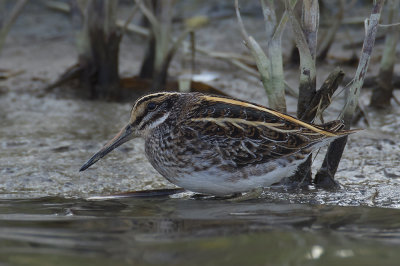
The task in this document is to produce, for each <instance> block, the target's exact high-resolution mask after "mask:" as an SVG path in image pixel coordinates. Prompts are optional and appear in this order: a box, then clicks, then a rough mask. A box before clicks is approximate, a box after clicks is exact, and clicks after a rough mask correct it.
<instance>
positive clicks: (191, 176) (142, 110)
mask: <svg viewBox="0 0 400 266" xmlns="http://www.w3.org/2000/svg"><path fill="white" fill-rule="evenodd" d="M342 128H343V123H342V122H341V121H332V122H329V123H326V124H322V125H314V124H310V123H306V122H303V121H300V120H298V119H296V118H294V117H292V116H290V115H287V114H283V113H280V112H278V111H274V110H272V109H269V108H266V107H264V106H261V105H257V104H254V103H250V102H246V101H241V100H237V99H232V98H226V97H218V96H211V95H204V94H200V93H176V92H160V93H154V94H150V95H146V96H143V97H141V98H140V99H138V100H137V101H136V103H135V105H134V106H133V108H132V111H131V117H130V121H129V123H128V125H127V126H126V127H124V128H123V129H122V130H121V131H120V132H119V133H118V134H117V135H116V136H115V137H114V138H113V139H112V140H111V141H109V142H108V143H107V144H106V145H105V146H104V147H103V148H102V149H101V150H100V151H99V152H97V153H96V154H95V155H94V156H93V157H92V158H91V159H90V160H89V161H88V162H87V163H85V164H84V165H83V166H82V168H81V169H80V171H84V170H86V169H87V168H88V167H90V166H91V165H92V164H94V163H96V162H97V161H98V160H99V159H101V158H102V157H104V156H105V155H106V154H107V153H109V152H111V151H112V150H113V149H115V148H116V147H118V146H120V145H121V144H123V143H125V142H127V141H128V140H131V139H132V138H134V137H135V136H141V137H143V138H144V139H145V151H146V156H147V158H148V160H149V161H150V163H151V164H152V165H153V167H154V168H155V169H156V170H157V171H158V172H159V173H160V174H161V175H162V176H164V177H165V178H166V179H168V180H169V181H170V182H172V183H174V184H176V185H178V186H180V187H183V188H185V189H187V190H191V191H194V192H200V193H205V194H211V195H228V194H232V193H237V192H245V191H249V190H252V189H256V188H260V187H267V186H270V185H272V184H274V183H277V182H279V181H281V180H282V179H283V178H285V177H288V176H290V175H292V174H293V173H294V171H295V170H296V168H297V166H298V165H299V164H301V163H302V162H304V160H305V159H306V158H307V156H308V155H309V154H311V153H312V151H313V150H315V149H318V148H320V147H322V146H324V145H326V144H328V143H330V142H331V141H333V140H335V139H337V138H339V137H342V136H345V135H348V134H350V133H352V132H354V131H351V130H343V129H342Z"/></svg>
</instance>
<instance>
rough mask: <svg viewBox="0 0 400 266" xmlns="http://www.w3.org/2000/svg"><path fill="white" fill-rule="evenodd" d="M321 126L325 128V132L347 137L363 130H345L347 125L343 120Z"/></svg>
mask: <svg viewBox="0 0 400 266" xmlns="http://www.w3.org/2000/svg"><path fill="white" fill-rule="evenodd" d="M319 126H320V127H321V128H323V130H325V131H328V132H331V133H335V134H336V135H337V136H346V135H350V134H353V133H356V132H358V131H360V130H362V129H350V130H347V129H344V126H345V125H344V123H343V121H342V120H334V121H330V122H327V123H325V124H322V125H319Z"/></svg>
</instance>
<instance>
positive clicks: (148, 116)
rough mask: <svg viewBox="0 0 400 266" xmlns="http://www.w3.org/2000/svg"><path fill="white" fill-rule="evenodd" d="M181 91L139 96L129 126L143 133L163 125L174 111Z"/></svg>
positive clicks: (137, 132) (138, 132)
mask: <svg viewBox="0 0 400 266" xmlns="http://www.w3.org/2000/svg"><path fill="white" fill-rule="evenodd" d="M179 96H180V93H176V92H159V93H153V94H149V95H145V96H143V97H141V98H139V99H138V100H137V101H136V103H135V104H134V105H133V107H132V111H131V117H130V119H129V124H128V126H130V127H132V128H133V129H134V130H135V131H136V134H138V135H143V134H145V133H147V132H148V131H149V130H152V129H154V128H156V127H157V126H159V125H161V124H162V123H163V122H164V121H165V120H166V119H167V118H168V117H169V116H170V115H171V113H172V108H173V107H174V105H175V103H176V102H177V100H178V98H179Z"/></svg>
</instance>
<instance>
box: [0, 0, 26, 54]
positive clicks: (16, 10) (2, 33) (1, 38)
mask: <svg viewBox="0 0 400 266" xmlns="http://www.w3.org/2000/svg"><path fill="white" fill-rule="evenodd" d="M27 2H28V0H19V1H18V2H17V3H16V4H15V6H14V7H13V9H12V10H11V14H10V16H9V17H8V18H7V20H6V21H5V23H4V25H2V27H1V30H0V54H1V51H2V50H3V45H4V42H5V40H6V37H7V34H8V32H9V31H10V29H11V26H12V25H13V24H14V22H15V20H16V19H17V17H18V15H19V14H20V13H21V11H22V9H23V8H24V6H25V5H26V3H27Z"/></svg>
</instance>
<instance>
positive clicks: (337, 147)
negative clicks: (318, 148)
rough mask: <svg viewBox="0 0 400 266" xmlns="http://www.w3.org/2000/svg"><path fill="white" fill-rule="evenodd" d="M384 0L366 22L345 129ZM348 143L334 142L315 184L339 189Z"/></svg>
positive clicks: (364, 71) (351, 87) (374, 8)
mask: <svg viewBox="0 0 400 266" xmlns="http://www.w3.org/2000/svg"><path fill="white" fill-rule="evenodd" d="M383 3H384V0H377V1H376V3H375V4H374V6H373V8H372V12H371V15H370V17H369V20H366V21H365V30H366V36H365V39H364V44H363V48H362V50H361V58H360V62H359V64H358V67H357V71H356V74H355V76H354V79H353V82H352V83H351V84H350V86H349V88H348V89H349V91H348V98H347V101H346V104H345V106H344V109H343V111H342V114H341V118H342V119H343V121H344V123H345V129H350V127H351V121H352V119H353V114H354V111H355V109H356V107H357V102H358V97H359V95H360V90H361V87H362V85H363V82H364V78H365V74H366V73H367V70H368V64H369V60H370V58H371V54H372V50H373V48H374V44H375V37H376V32H377V30H378V23H379V18H380V15H381V10H382V6H383ZM346 143H347V137H343V138H340V139H337V140H335V141H333V142H332V143H331V144H330V145H329V148H328V151H327V153H326V155H325V158H324V162H323V163H322V166H321V168H320V169H319V171H318V173H317V174H316V176H315V184H316V185H317V186H319V187H323V188H335V187H337V184H336V182H335V181H334V176H335V173H336V170H337V167H338V165H339V162H340V159H341V157H342V154H343V150H344V147H345V146H346Z"/></svg>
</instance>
